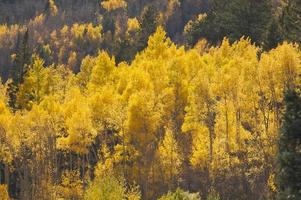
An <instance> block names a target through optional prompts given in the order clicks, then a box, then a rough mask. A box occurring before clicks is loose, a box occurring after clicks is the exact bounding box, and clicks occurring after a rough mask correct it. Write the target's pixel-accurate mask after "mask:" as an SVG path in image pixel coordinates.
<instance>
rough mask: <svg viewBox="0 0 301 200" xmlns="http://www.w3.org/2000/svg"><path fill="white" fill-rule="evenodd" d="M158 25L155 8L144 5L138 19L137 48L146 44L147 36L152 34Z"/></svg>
mask: <svg viewBox="0 0 301 200" xmlns="http://www.w3.org/2000/svg"><path fill="white" fill-rule="evenodd" d="M157 26H158V14H157V10H156V8H155V7H153V6H149V7H146V8H145V10H144V11H143V13H142V16H141V20H140V30H139V34H138V41H137V42H138V44H137V50H138V51H141V50H143V49H144V48H145V47H146V46H147V41H148V37H149V36H150V35H151V34H153V33H154V32H155V31H156V29H157Z"/></svg>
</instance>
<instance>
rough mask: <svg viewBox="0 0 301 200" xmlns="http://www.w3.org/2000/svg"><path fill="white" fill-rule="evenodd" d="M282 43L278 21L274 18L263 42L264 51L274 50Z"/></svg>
mask: <svg viewBox="0 0 301 200" xmlns="http://www.w3.org/2000/svg"><path fill="white" fill-rule="evenodd" d="M282 41H283V36H282V33H281V27H280V23H279V20H278V19H277V18H276V17H274V18H273V19H272V20H271V23H270V25H269V27H268V30H267V33H266V38H265V41H264V44H263V46H264V49H265V50H270V49H273V48H276V47H277V46H278V44H279V43H281V42H282Z"/></svg>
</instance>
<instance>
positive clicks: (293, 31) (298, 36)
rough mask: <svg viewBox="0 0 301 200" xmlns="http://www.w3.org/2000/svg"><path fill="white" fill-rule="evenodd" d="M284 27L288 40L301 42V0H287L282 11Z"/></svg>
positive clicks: (284, 33)
mask: <svg viewBox="0 0 301 200" xmlns="http://www.w3.org/2000/svg"><path fill="white" fill-rule="evenodd" d="M282 29H283V30H282V32H283V35H284V37H285V39H286V40H289V41H292V42H298V43H299V44H301V1H300V0H287V2H286V5H285V7H284V9H283V13H282Z"/></svg>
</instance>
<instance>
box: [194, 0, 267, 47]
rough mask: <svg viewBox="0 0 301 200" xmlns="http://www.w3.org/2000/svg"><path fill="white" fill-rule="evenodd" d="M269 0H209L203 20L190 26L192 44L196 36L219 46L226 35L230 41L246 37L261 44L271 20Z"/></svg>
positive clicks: (196, 39) (196, 38) (195, 40)
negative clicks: (208, 9)
mask: <svg viewBox="0 0 301 200" xmlns="http://www.w3.org/2000/svg"><path fill="white" fill-rule="evenodd" d="M271 9H272V6H271V0H233V1H229V2H225V1H221V0H212V1H211V3H210V11H209V12H208V15H207V17H206V18H205V20H201V21H199V22H197V23H196V24H194V25H193V26H192V27H191V28H192V29H193V30H192V31H190V32H192V33H193V39H192V42H191V43H192V44H195V43H196V42H197V41H198V39H199V38H200V37H203V38H206V39H207V40H208V41H209V42H211V43H214V44H216V43H219V42H220V41H222V40H223V38H224V37H225V36H226V37H228V38H229V39H230V41H231V42H234V41H236V40H239V39H240V38H241V37H243V36H246V37H250V39H251V40H252V42H255V43H256V44H258V45H259V44H261V43H262V42H263V40H264V36H265V34H266V32H267V29H268V25H269V24H270V20H271V19H272V10H271Z"/></svg>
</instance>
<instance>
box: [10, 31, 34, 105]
mask: <svg viewBox="0 0 301 200" xmlns="http://www.w3.org/2000/svg"><path fill="white" fill-rule="evenodd" d="M28 39H29V34H28V29H27V30H26V31H25V33H24V36H23V39H22V41H20V34H18V39H17V43H16V54H15V59H14V61H13V66H12V68H11V71H10V77H11V79H12V82H11V84H10V85H9V105H10V106H11V107H12V108H13V109H16V95H17V92H18V87H19V84H21V83H23V80H24V75H25V74H26V72H27V68H28V65H29V64H30V61H31V51H30V48H29V44H28Z"/></svg>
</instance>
